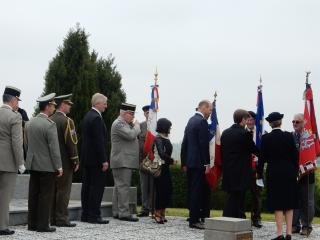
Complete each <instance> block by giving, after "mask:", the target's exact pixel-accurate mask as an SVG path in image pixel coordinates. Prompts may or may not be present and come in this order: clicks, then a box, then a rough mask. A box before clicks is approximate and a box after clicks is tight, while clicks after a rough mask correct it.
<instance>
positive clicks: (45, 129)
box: [25, 93, 63, 232]
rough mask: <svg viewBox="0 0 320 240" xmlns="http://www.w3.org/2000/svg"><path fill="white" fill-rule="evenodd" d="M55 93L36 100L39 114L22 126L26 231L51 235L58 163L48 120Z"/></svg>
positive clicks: (52, 127) (54, 133) (52, 124)
mask: <svg viewBox="0 0 320 240" xmlns="http://www.w3.org/2000/svg"><path fill="white" fill-rule="evenodd" d="M55 95H56V94H55V93H51V94H49V95H47V96H44V97H41V98H39V99H38V100H37V101H38V102H39V109H40V113H39V114H38V115H37V116H36V117H34V118H32V119H31V120H30V121H29V122H28V123H27V124H26V127H25V145H26V150H27V159H26V167H27V169H28V170H30V182H29V198H28V212H29V214H28V230H30V231H38V232H54V231H55V230H56V229H55V228H52V227H49V220H50V212H51V207H50V206H52V201H53V193H54V184H55V179H56V177H57V176H58V177H61V176H62V173H63V170H62V163H61V157H60V150H59V141H58V134H57V127H56V124H55V122H53V121H52V120H51V119H49V116H50V115H52V114H53V112H54V110H55V105H56V103H55V102H54V97H55Z"/></svg>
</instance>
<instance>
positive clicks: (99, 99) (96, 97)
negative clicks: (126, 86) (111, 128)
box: [91, 93, 108, 107]
mask: <svg viewBox="0 0 320 240" xmlns="http://www.w3.org/2000/svg"><path fill="white" fill-rule="evenodd" d="M107 101H108V98H107V97H106V96H105V95H103V94H101V93H95V94H93V96H92V98H91V105H92V107H94V106H95V105H97V104H98V103H106V102H107Z"/></svg>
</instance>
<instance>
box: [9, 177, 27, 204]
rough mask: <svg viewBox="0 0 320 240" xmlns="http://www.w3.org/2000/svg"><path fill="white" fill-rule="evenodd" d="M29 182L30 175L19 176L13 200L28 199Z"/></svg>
mask: <svg viewBox="0 0 320 240" xmlns="http://www.w3.org/2000/svg"><path fill="white" fill-rule="evenodd" d="M29 180H30V175H29V174H22V175H21V174H18V176H17V181H16V187H15V191H14V194H13V198H16V199H28V192H29Z"/></svg>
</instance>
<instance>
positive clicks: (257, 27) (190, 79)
mask: <svg viewBox="0 0 320 240" xmlns="http://www.w3.org/2000/svg"><path fill="white" fill-rule="evenodd" d="M319 12H320V1H319V0H281V1H279V0H265V1H262V0H241V1H239V0H232V1H231V0H220V1H216V0H208V1H204V0H197V1H196V0H193V1H188V0H157V1H153V0H113V1H107V0H101V1H94V0H91V1H88V0H87V1H80V0H54V1H44V0H38V1H36V0H29V1H23V0H21V1H15V0H10V1H1V8H0V36H1V38H0V39H1V40H0V89H1V90H0V91H3V89H4V87H5V85H13V86H16V87H19V88H21V89H22V96H21V97H22V99H23V102H21V106H22V107H23V108H25V109H26V110H27V111H28V113H29V115H31V114H32V112H33V107H34V106H35V99H36V98H37V97H38V96H40V94H41V93H42V90H43V87H44V80H43V79H44V75H45V72H46V70H47V68H48V63H49V61H50V60H51V59H52V58H53V57H54V56H55V55H56V53H57V48H58V46H59V45H62V43H63V38H64V37H65V36H66V34H67V32H68V31H69V29H70V28H71V27H74V26H75V25H76V23H77V22H79V23H80V25H81V27H84V28H85V30H86V31H87V32H88V33H90V37H89V43H90V48H91V50H93V49H94V50H96V51H97V52H98V53H99V55H100V56H103V57H107V56H108V55H109V54H111V53H112V55H113V56H114V57H115V62H116V64H117V67H118V70H119V72H120V73H121V75H122V84H123V88H124V90H125V92H126V93H127V101H128V102H129V103H133V104H137V106H138V108H139V112H138V114H137V117H138V119H139V120H143V117H142V111H141V107H142V106H143V105H145V104H148V103H149V102H150V85H151V84H152V83H153V73H154V71H155V68H156V67H157V68H158V72H159V78H160V80H159V85H160V88H159V93H160V102H159V106H160V112H159V117H167V118H169V119H170V120H171V121H172V122H173V128H172V134H171V138H172V141H173V142H179V141H181V139H182V136H183V131H184V127H185V125H186V123H187V121H188V119H189V117H191V116H192V115H193V114H194V109H195V107H196V105H197V104H198V102H199V101H200V100H202V99H209V100H212V99H213V94H214V92H215V91H217V92H218V100H217V111H218V117H219V121H220V126H221V128H222V129H225V128H227V127H229V126H230V125H231V124H232V114H233V111H234V110H235V109H237V108H244V109H248V110H254V111H255V110H256V95H257V93H256V88H257V85H258V84H259V77H260V74H261V75H262V79H263V85H264V87H263V97H264V105H265V113H266V114H268V113H270V112H271V111H280V112H282V113H284V114H285V118H284V126H283V127H284V129H286V130H290V131H291V128H292V126H291V125H292V124H291V120H292V116H293V114H294V113H296V112H303V100H302V93H303V90H304V88H305V85H304V83H305V70H306V68H310V69H311V71H312V73H311V76H310V80H311V83H312V86H313V90H314V98H315V100H314V101H315V108H316V109H315V110H316V114H317V119H318V122H319V114H320V109H319V103H320V96H319V90H320V83H319V80H320V30H319V22H320V14H319ZM266 129H267V130H268V129H269V128H268V127H267V128H266Z"/></svg>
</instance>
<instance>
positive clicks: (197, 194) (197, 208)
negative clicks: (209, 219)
mask: <svg viewBox="0 0 320 240" xmlns="http://www.w3.org/2000/svg"><path fill="white" fill-rule="evenodd" d="M187 178H188V183H189V184H188V185H189V218H190V220H189V223H190V224H194V223H197V222H199V219H200V218H201V208H202V207H203V193H204V192H203V188H204V184H205V182H204V168H188V170H187Z"/></svg>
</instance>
